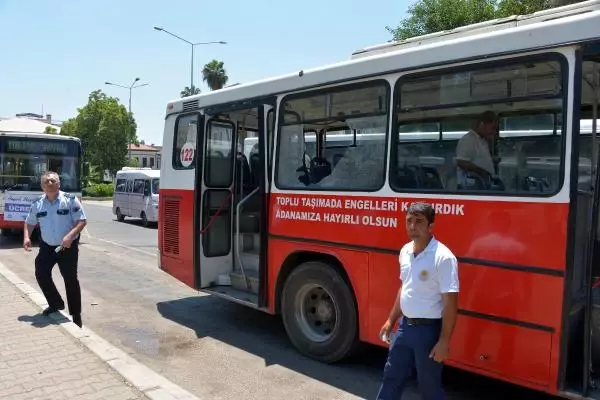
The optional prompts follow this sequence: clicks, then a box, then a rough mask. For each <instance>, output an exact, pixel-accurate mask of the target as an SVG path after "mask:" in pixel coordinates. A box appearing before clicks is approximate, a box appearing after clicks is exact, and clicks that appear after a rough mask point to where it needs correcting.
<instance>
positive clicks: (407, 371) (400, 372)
mask: <svg viewBox="0 0 600 400" xmlns="http://www.w3.org/2000/svg"><path fill="white" fill-rule="evenodd" d="M441 328H442V320H441V319H439V320H435V322H428V323H423V324H417V325H409V324H408V323H407V322H406V319H405V318H402V320H401V321H400V327H399V328H398V331H397V332H396V333H395V334H394V335H393V337H392V341H391V342H390V350H389V355H388V359H387V362H386V363H385V367H384V370H383V382H382V384H381V387H380V388H379V393H378V394H377V400H397V399H401V398H402V392H403V391H404V384H405V382H406V379H407V378H408V377H409V376H410V375H411V374H412V369H413V367H416V369H417V381H418V384H419V391H420V392H421V398H422V399H423V400H443V399H444V398H445V397H444V389H443V387H442V364H441V363H438V362H436V361H435V360H434V359H433V358H429V354H431V350H432V349H433V347H434V346H435V344H436V343H437V342H438V340H439V337H440V332H441Z"/></svg>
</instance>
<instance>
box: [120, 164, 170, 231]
mask: <svg viewBox="0 0 600 400" xmlns="http://www.w3.org/2000/svg"><path fill="white" fill-rule="evenodd" d="M159 190H160V171H159V170H156V169H151V168H133V167H123V169H121V170H120V171H117V176H116V183H115V190H114V193H113V206H112V210H113V214H114V215H116V216H117V220H118V221H121V222H122V221H124V220H125V217H133V218H140V219H141V220H142V224H143V225H144V226H148V225H149V223H150V222H152V223H155V222H157V221H158V204H159Z"/></svg>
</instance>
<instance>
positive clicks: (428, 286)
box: [399, 238, 459, 318]
mask: <svg viewBox="0 0 600 400" xmlns="http://www.w3.org/2000/svg"><path fill="white" fill-rule="evenodd" d="M399 261H400V279H401V280H402V289H401V294H400V309H401V310H402V314H403V315H405V316H407V317H408V318H441V317H442V311H443V303H442V294H443V293H451V292H458V291H459V279H458V262H457V260H456V257H455V256H454V254H452V252H451V251H450V249H448V247H446V246H445V245H444V244H442V243H440V242H439V241H438V240H436V239H435V238H432V239H431V241H430V242H429V244H428V245H427V247H426V248H425V250H423V251H422V252H421V253H419V254H418V255H417V256H416V257H415V255H414V251H413V242H410V243H407V244H406V245H404V247H402V249H401V250H400V256H399Z"/></svg>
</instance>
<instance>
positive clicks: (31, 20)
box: [0, 0, 412, 145]
mask: <svg viewBox="0 0 600 400" xmlns="http://www.w3.org/2000/svg"><path fill="white" fill-rule="evenodd" d="M410 3H412V1H410V0H368V1H363V0H361V1H359V0H353V1H347V0H346V1H344V0H303V1H289V0H287V1H284V0H280V1H275V0H271V1H267V0H254V1H245V0H219V1H214V2H207V1H199V0H196V1H194V0H171V1H158V0H103V1H81V0H0V51H1V52H2V53H1V54H2V56H0V94H1V95H0V116H2V117H11V116H14V115H15V114H17V113H24V112H32V113H38V114H41V113H42V110H43V113H44V114H52V118H53V119H55V120H59V121H64V120H66V119H68V118H71V117H74V116H76V115H77V108H79V107H83V106H84V105H85V104H86V103H87V99H88V95H89V94H90V92H92V91H93V90H97V89H102V90H103V91H104V92H105V93H106V94H107V95H109V96H115V97H118V98H119V99H120V101H121V102H122V104H124V105H125V106H126V107H127V103H128V99H129V90H128V89H123V88H119V87H115V86H107V85H105V82H107V81H109V82H113V83H116V84H120V85H122V86H130V85H131V83H132V82H133V81H134V79H135V78H136V77H139V78H140V81H139V82H138V84H143V83H147V84H148V85H147V86H143V87H139V88H135V89H133V91H132V99H131V102H132V107H131V108H132V112H133V114H134V116H135V118H136V121H137V124H138V131H137V135H138V138H139V139H143V140H144V141H145V142H146V143H147V144H150V143H154V144H156V145H160V144H161V143H162V135H163V123H164V115H165V110H166V105H167V103H168V102H169V101H170V100H174V99H177V98H179V97H180V94H179V93H180V92H181V90H182V89H183V88H184V87H185V86H189V85H190V69H191V68H190V67H191V66H190V63H191V46H190V45H189V44H187V43H185V42H182V41H180V40H178V39H176V38H174V37H172V36H170V35H168V34H166V33H164V32H159V31H156V30H154V29H153V27H154V26H159V27H162V28H164V29H166V30H168V31H170V32H172V33H174V34H176V35H178V36H180V37H182V38H184V39H186V40H188V41H190V42H194V43H196V42H207V41H226V42H227V44H226V45H216V44H211V45H200V46H196V47H195V48H194V61H195V62H194V84H195V86H197V87H200V88H201V89H202V91H203V92H205V91H208V90H209V89H208V87H207V86H206V85H205V84H204V82H202V76H201V73H200V71H201V69H202V66H203V65H204V64H206V63H207V62H209V61H211V60H212V59H217V60H220V61H223V62H224V66H225V69H226V71H227V75H228V76H229V82H228V84H233V83H246V82H251V81H254V80H259V79H263V78H268V77H271V76H277V75H281V74H286V73H290V72H294V71H298V70H301V69H308V68H312V67H317V66H321V65H327V64H332V63H335V62H339V61H344V60H347V59H349V58H350V55H351V53H352V52H353V51H354V50H357V49H359V48H362V47H365V46H371V45H376V44H380V43H384V42H386V41H388V40H390V39H391V34H390V33H389V32H388V31H387V30H386V29H385V27H386V26H392V27H395V26H397V25H398V23H399V21H400V20H401V19H402V18H404V17H405V12H406V10H407V8H408V6H409V4H410Z"/></svg>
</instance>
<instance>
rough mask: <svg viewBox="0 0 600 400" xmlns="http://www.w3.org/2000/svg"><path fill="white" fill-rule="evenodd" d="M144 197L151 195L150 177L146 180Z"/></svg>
mask: <svg viewBox="0 0 600 400" xmlns="http://www.w3.org/2000/svg"><path fill="white" fill-rule="evenodd" d="M143 190H144V197H145V196H150V179H145V180H144V189H143Z"/></svg>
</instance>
